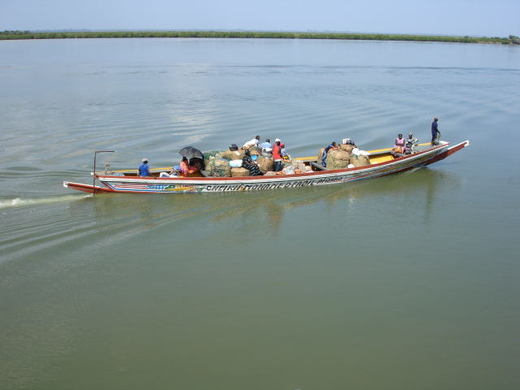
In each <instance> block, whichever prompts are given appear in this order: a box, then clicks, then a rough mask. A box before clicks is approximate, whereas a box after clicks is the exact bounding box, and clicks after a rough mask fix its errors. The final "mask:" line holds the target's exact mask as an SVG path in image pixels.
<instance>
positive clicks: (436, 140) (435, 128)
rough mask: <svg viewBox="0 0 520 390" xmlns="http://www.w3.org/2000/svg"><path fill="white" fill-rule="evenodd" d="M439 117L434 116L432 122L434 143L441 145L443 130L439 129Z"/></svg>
mask: <svg viewBox="0 0 520 390" xmlns="http://www.w3.org/2000/svg"><path fill="white" fill-rule="evenodd" d="M438 122H439V118H433V122H432V145H439V140H440V139H441V132H440V131H439V123H438Z"/></svg>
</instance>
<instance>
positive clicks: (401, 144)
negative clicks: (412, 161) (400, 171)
mask: <svg viewBox="0 0 520 390" xmlns="http://www.w3.org/2000/svg"><path fill="white" fill-rule="evenodd" d="M405 144H406V141H405V139H404V138H403V135H402V134H399V135H398V136H397V138H396V139H395V142H394V148H393V149H392V151H393V152H394V153H396V154H404V148H405Z"/></svg>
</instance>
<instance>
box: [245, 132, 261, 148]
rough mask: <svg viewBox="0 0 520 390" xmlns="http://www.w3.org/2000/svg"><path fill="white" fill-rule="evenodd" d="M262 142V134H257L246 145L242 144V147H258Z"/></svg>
mask: <svg viewBox="0 0 520 390" xmlns="http://www.w3.org/2000/svg"><path fill="white" fill-rule="evenodd" d="M259 142H260V136H259V135H257V136H256V137H255V138H253V139H252V140H249V141H247V142H246V143H245V144H244V146H242V148H244V149H251V148H252V147H256V146H258V143H259Z"/></svg>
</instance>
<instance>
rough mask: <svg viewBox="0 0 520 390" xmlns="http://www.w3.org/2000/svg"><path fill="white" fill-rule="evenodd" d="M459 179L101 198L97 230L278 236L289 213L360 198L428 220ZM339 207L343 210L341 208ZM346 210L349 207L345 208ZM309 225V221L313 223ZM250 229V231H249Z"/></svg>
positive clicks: (434, 174) (413, 175) (418, 174)
mask: <svg viewBox="0 0 520 390" xmlns="http://www.w3.org/2000/svg"><path fill="white" fill-rule="evenodd" d="M457 183H458V177H457V176H453V175H451V174H448V173H446V172H443V171H438V170H432V169H428V168H424V169H419V170H417V171H415V172H406V173H402V174H398V175H392V176H388V177H384V178H380V179H377V180H369V181H366V182H364V181H361V182H357V183H350V184H345V185H341V184H339V185H330V186H321V187H309V188H301V189H291V190H284V191H259V192H250V193H219V194H215V193H213V194H176V195H138V194H137V195H129V194H99V195H96V196H95V197H93V198H91V199H90V200H91V201H92V203H93V205H94V209H95V220H96V225H97V226H98V228H103V226H104V227H107V225H108V226H117V225H119V227H120V228H122V229H124V228H125V226H126V227H130V226H131V225H135V226H136V227H137V226H138V230H140V231H142V230H143V229H154V228H156V227H158V226H161V225H170V224H171V225H172V226H171V228H172V229H173V230H175V229H177V228H179V227H181V226H182V225H183V224H184V223H190V222H195V223H203V224H205V225H208V224H219V223H224V222H228V221H229V220H232V222H233V223H234V224H235V225H237V224H239V225H238V226H239V227H240V228H241V229H249V228H250V225H251V226H252V225H254V228H255V229H269V230H270V231H273V232H276V231H277V229H279V228H280V226H281V225H282V222H283V220H284V216H285V215H286V213H287V212H288V211H289V210H292V209H295V208H299V207H304V206H305V207H308V206H311V205H317V204H320V203H322V204H324V205H325V207H326V208H327V209H328V208H337V209H338V212H341V213H345V212H347V213H348V211H349V210H355V209H356V208H357V207H362V205H363V204H364V202H361V201H362V200H367V201H370V200H371V199H375V200H376V203H377V205H378V208H379V209H380V210H381V212H382V213H384V210H385V206H384V203H385V200H389V199H393V200H395V199H400V200H402V201H403V202H411V205H410V206H412V207H413V209H414V212H415V215H416V216H417V217H419V218H421V217H422V218H425V219H428V218H429V216H430V214H431V211H432V210H433V208H434V207H435V206H436V193H437V191H438V189H439V186H440V185H447V186H448V187H450V186H454V185H455V186H456V185H457ZM340 206H341V207H340ZM345 207H346V209H345ZM309 222H311V221H309ZM251 228H252V227H251Z"/></svg>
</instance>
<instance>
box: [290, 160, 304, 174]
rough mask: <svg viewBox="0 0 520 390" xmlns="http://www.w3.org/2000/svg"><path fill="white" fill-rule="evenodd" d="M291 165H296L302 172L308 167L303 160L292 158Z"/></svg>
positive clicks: (295, 167) (296, 168)
mask: <svg viewBox="0 0 520 390" xmlns="http://www.w3.org/2000/svg"><path fill="white" fill-rule="evenodd" d="M291 165H292V166H293V167H294V169H295V170H299V171H301V172H305V170H306V168H307V166H306V165H305V163H304V162H303V161H301V160H291Z"/></svg>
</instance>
